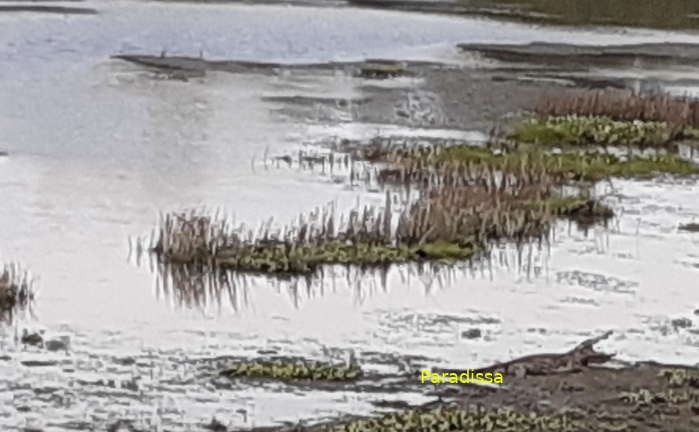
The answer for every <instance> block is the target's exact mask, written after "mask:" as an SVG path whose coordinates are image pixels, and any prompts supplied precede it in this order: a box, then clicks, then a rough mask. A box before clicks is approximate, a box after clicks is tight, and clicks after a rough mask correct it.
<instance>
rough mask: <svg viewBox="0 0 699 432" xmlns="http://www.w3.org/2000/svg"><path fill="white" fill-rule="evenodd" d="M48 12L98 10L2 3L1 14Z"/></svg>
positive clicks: (65, 13)
mask: <svg viewBox="0 0 699 432" xmlns="http://www.w3.org/2000/svg"><path fill="white" fill-rule="evenodd" d="M19 12H32V13H46V14H62V15H96V14H97V10H96V9H91V8H81V7H68V6H44V5H32V6H29V5H23V4H18V5H3V4H0V14H3V13H19Z"/></svg>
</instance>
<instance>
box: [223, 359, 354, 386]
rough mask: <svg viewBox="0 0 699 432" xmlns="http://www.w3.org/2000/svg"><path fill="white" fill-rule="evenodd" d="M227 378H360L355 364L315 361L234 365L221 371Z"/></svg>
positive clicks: (251, 362) (268, 361)
mask: <svg viewBox="0 0 699 432" xmlns="http://www.w3.org/2000/svg"><path fill="white" fill-rule="evenodd" d="M221 375H223V376H226V377H229V378H262V379H277V380H289V381H291V380H293V381H353V380H356V379H358V378H360V377H361V376H362V369H361V368H360V367H359V366H358V365H356V364H349V365H344V364H341V365H335V364H330V363H322V362H315V361H305V360H304V361H283V360H260V361H248V362H241V363H235V364H233V365H230V366H228V367H227V368H226V369H224V370H223V371H221Z"/></svg>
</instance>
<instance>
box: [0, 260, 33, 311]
mask: <svg viewBox="0 0 699 432" xmlns="http://www.w3.org/2000/svg"><path fill="white" fill-rule="evenodd" d="M32 285H33V283H32V280H31V278H30V277H29V273H28V272H27V271H25V270H22V269H21V267H20V266H19V265H17V264H6V265H5V266H4V267H3V268H2V271H0V317H3V318H4V317H6V316H7V317H11V314H12V313H13V311H14V310H15V309H16V308H24V307H27V306H28V305H29V304H30V303H31V301H32V300H33V299H34V289H33V287H32Z"/></svg>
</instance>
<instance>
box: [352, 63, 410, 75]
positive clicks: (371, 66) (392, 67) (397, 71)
mask: <svg viewBox="0 0 699 432" xmlns="http://www.w3.org/2000/svg"><path fill="white" fill-rule="evenodd" d="M406 73H407V71H406V69H405V67H404V66H403V65H401V64H400V63H398V62H393V61H386V60H371V61H367V62H365V63H363V64H362V65H361V67H360V69H359V72H358V73H357V76H359V77H361V78H373V79H387V78H395V77H397V76H401V75H405V74H406Z"/></svg>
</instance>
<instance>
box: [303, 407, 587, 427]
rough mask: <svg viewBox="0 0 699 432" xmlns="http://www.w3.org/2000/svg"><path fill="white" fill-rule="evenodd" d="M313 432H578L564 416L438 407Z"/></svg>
mask: <svg viewBox="0 0 699 432" xmlns="http://www.w3.org/2000/svg"><path fill="white" fill-rule="evenodd" d="M311 430H313V431H314V432H315V431H318V432H321V431H323V432H444V431H460V432H476V431H478V432H480V431H512V432H514V431H525V430H526V431H559V432H562V431H581V430H584V429H582V428H581V425H579V424H578V423H577V422H575V421H573V420H571V419H569V418H567V417H565V416H545V415H540V414H536V413H530V414H525V413H520V412H517V411H513V410H509V409H490V410H487V409H461V408H438V409H434V410H408V411H403V412H400V413H391V414H386V415H384V416H382V417H377V418H371V419H359V420H354V421H351V422H349V423H345V424H342V425H325V426H319V427H317V428H313V429H311Z"/></svg>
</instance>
